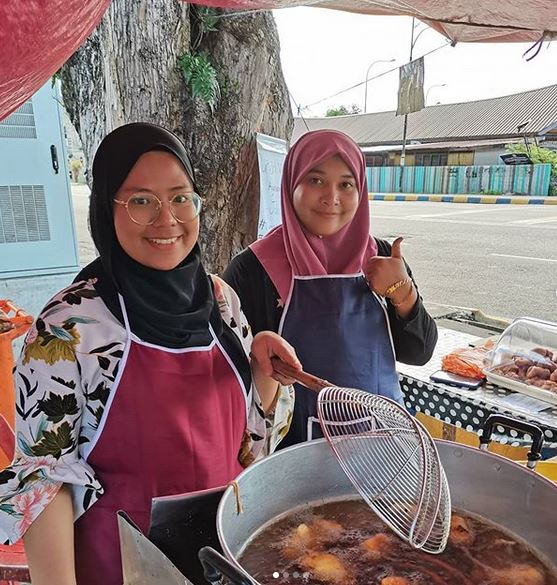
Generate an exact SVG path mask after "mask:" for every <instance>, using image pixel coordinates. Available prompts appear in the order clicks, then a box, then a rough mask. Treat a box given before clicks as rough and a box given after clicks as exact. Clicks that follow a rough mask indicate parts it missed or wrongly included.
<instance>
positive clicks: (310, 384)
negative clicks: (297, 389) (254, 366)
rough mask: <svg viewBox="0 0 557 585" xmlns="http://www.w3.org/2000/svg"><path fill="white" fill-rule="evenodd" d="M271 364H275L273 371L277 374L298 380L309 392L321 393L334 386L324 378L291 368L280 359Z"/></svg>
mask: <svg viewBox="0 0 557 585" xmlns="http://www.w3.org/2000/svg"><path fill="white" fill-rule="evenodd" d="M271 362H272V364H273V370H275V372H276V373H277V374H280V375H281V376H284V377H285V378H292V379H293V380H296V382H298V383H299V384H301V385H302V386H305V387H306V388H308V389H309V390H313V391H314V392H319V391H320V390H323V388H327V387H328V386H334V384H331V382H328V381H327V380H324V379H323V378H318V377H317V376H314V375H313V374H308V373H307V372H304V371H303V370H297V369H296V368H293V367H292V366H289V365H288V364H287V363H285V362H283V361H282V360H280V359H279V358H271Z"/></svg>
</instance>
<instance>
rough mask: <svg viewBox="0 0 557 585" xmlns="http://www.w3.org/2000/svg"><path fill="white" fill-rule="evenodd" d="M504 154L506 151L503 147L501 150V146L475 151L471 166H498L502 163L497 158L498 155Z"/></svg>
mask: <svg viewBox="0 0 557 585" xmlns="http://www.w3.org/2000/svg"><path fill="white" fill-rule="evenodd" d="M506 152H507V151H506V149H505V148H504V147H503V148H502V147H501V146H496V147H493V148H482V149H481V150H476V153H475V156H474V162H473V163H471V164H475V165H480V166H487V165H500V164H502V162H503V161H502V160H501V159H500V158H499V155H501V154H505V153H506Z"/></svg>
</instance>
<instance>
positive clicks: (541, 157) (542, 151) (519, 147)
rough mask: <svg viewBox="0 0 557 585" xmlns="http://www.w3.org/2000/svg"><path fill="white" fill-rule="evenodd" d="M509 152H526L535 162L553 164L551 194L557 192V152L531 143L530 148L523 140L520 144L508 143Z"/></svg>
mask: <svg viewBox="0 0 557 585" xmlns="http://www.w3.org/2000/svg"><path fill="white" fill-rule="evenodd" d="M506 148H507V150H508V151H509V152H512V153H514V154H526V155H528V156H529V157H530V160H531V161H532V162H533V163H534V164H535V165H537V164H550V165H551V186H550V188H549V193H550V195H556V194H557V152H555V151H554V150H550V149H549V148H543V147H541V146H536V145H535V144H530V145H529V146H528V149H526V145H525V144H523V143H522V142H521V143H519V144H507V146H506Z"/></svg>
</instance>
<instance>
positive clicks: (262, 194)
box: [257, 134, 288, 238]
mask: <svg viewBox="0 0 557 585" xmlns="http://www.w3.org/2000/svg"><path fill="white" fill-rule="evenodd" d="M287 151H288V147H287V144H286V140H282V139H281V138H274V137H273V136H267V135H265V134H257V160H258V162H259V223H258V226H257V237H258V238H260V237H262V236H264V235H265V234H266V233H267V232H268V231H269V230H271V229H273V228H274V227H276V226H277V225H279V224H280V223H281V221H282V219H281V213H280V182H281V178H282V167H283V165H284V159H285V157H286V153H287Z"/></svg>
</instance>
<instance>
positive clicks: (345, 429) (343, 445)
mask: <svg viewBox="0 0 557 585" xmlns="http://www.w3.org/2000/svg"><path fill="white" fill-rule="evenodd" d="M273 367H274V369H275V372H276V373H278V374H280V375H282V376H286V377H288V378H293V379H295V380H296V381H298V382H299V383H300V384H302V385H303V386H305V387H307V388H309V389H310V390H314V391H316V392H319V395H318V400H317V414H318V416H319V422H320V423H321V427H322V430H323V434H324V436H325V437H326V439H327V441H328V442H329V445H330V447H331V449H332V450H333V452H334V454H335V456H336V458H337V460H338V462H339V463H340V466H341V467H342V469H343V471H344V473H345V474H346V475H347V477H348V478H349V479H350V481H351V482H352V484H353V485H354V487H355V488H356V489H357V490H358V492H359V493H360V495H361V496H362V498H363V499H364V500H365V501H366V503H367V504H368V505H369V506H370V507H371V509H372V510H373V511H374V512H375V513H376V514H377V515H378V516H379V517H380V518H381V519H382V520H383V521H384V522H385V523H386V524H387V525H388V526H389V527H390V528H391V530H393V531H394V532H395V533H396V534H398V536H400V537H401V538H402V539H403V540H405V541H407V542H408V543H409V544H410V545H411V546H413V547H415V548H418V549H421V550H423V551H425V552H429V553H432V554H437V553H441V552H443V550H444V549H445V546H446V544H447V539H448V536H449V530H450V522H451V498H450V492H449V486H448V482H447V478H446V475H445V472H444V470H443V467H442V465H441V461H440V459H439V454H438V452H437V448H436V447H435V443H434V441H433V439H432V438H431V436H430V435H429V433H428V432H427V431H426V429H425V428H424V426H423V425H422V424H421V423H420V421H418V420H417V419H416V418H415V417H413V416H412V415H410V414H409V413H408V412H407V411H406V410H405V409H404V408H403V407H401V406H400V405H399V404H397V403H396V402H394V401H393V400H390V399H388V398H384V397H382V396H377V395H375V394H370V393H368V392H364V391H362V390H356V389H353V388H340V387H338V386H334V385H332V384H331V383H330V382H328V381H327V380H323V379H321V378H317V377H316V376H312V375H311V374H307V373H306V372H300V371H298V370H295V369H294V368H291V367H290V366H288V365H286V364H284V362H281V361H280V360H276V359H273Z"/></svg>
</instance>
